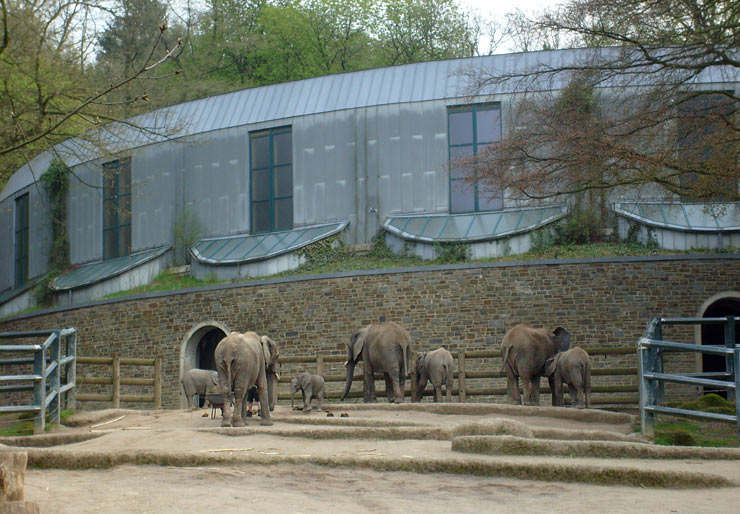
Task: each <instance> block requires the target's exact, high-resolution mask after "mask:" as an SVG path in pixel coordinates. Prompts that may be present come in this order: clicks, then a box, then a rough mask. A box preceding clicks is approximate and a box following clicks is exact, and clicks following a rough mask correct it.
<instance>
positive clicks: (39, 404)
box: [0, 328, 77, 434]
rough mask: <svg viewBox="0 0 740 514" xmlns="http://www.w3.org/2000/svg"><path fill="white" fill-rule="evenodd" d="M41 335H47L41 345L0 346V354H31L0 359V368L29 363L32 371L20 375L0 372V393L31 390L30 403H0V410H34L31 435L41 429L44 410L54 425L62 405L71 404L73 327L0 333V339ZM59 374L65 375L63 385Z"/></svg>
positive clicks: (73, 363)
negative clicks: (30, 354)
mask: <svg viewBox="0 0 740 514" xmlns="http://www.w3.org/2000/svg"><path fill="white" fill-rule="evenodd" d="M43 336H47V339H46V340H45V341H44V342H43V343H42V344H15V345H14V344H8V345H0V355H2V354H18V353H32V354H33V356H32V357H13V358H7V359H0V369H2V368H3V367H5V366H14V367H19V366H20V367H22V366H24V365H28V364H33V373H28V374H22V375H2V374H0V384H4V385H0V393H10V392H19V391H29V390H33V404H32V405H6V406H0V413H3V412H17V413H23V412H32V413H34V414H35V416H34V423H33V433H34V434H40V433H43V432H44V430H45V428H46V411H47V409H48V410H49V413H50V415H51V422H52V423H57V424H58V423H59V422H60V413H61V411H62V405H63V404H64V405H69V404H70V403H74V387H75V381H76V379H77V366H76V355H77V330H75V329H74V328H65V329H62V330H36V331H32V332H1V333H0V339H21V338H29V337H43ZM65 342H66V345H65V344H64V343H65ZM63 375H64V376H65V377H66V383H64V384H62V376H63ZM6 384H10V385H6Z"/></svg>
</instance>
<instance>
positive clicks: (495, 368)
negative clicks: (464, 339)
mask: <svg viewBox="0 0 740 514" xmlns="http://www.w3.org/2000/svg"><path fill="white" fill-rule="evenodd" d="M450 353H452V357H453V358H454V359H455V360H456V361H457V369H456V370H455V386H456V387H455V388H454V389H453V395H456V396H457V398H458V401H460V402H465V401H467V400H468V398H469V397H473V396H497V395H506V393H507V390H506V387H487V388H477V389H473V388H471V387H470V386H469V384H468V382H469V381H470V380H476V379H485V378H489V379H493V378H506V373H505V372H504V371H502V364H501V361H500V358H501V352H500V351H499V350H466V351H460V352H450ZM588 353H589V355H590V356H591V357H592V358H593V357H594V356H602V355H603V356H610V355H635V349H634V348H589V349H588ZM474 359H498V360H494V361H493V362H490V363H487V364H488V366H487V367H488V369H487V370H478V369H476V370H468V369H467V368H469V367H471V366H470V361H471V360H474ZM345 360H346V357H344V356H342V355H318V356H281V357H280V362H281V363H283V364H315V365H316V373H317V374H319V375H322V376H323V377H324V380H325V381H326V382H344V381H345V379H346V377H345V375H339V374H336V375H326V374H325V373H324V370H325V367H326V366H325V365H326V364H327V363H337V362H342V363H343V362H345ZM477 367H480V366H477ZM410 372H411V373H412V377H411V380H410V381H408V380H407V384H409V382H410V384H409V385H407V386H406V389H407V392H408V391H409V389H410V388H413V384H415V370H413V369H412V370H410ZM591 375H592V376H635V377H636V376H637V366H636V365H635V366H634V367H605V368H595V369H592V371H591ZM291 378H292V377H290V376H284V377H280V383H289V382H290V379H291ZM375 379H376V380H382V377H381V375H376V376H375ZM357 381H359V383H360V384H362V381H363V376H362V374H356V375H354V377H353V382H357ZM540 391H541V392H542V393H549V392H550V388H549V387H548V386H544V387H542V388H541V389H540ZM591 392H592V393H607V394H609V395H610V397H597V398H593V399H592V403H594V404H635V405H637V403H638V396H637V393H638V384H637V382H635V384H631V385H629V384H628V385H596V386H592V388H591ZM614 393H633V395H632V396H627V397H613V396H612V394H614ZM376 394H377V396H378V397H379V398H380V397H381V396H385V391H384V390H377V391H376ZM327 395H328V397H329V398H330V399H339V398H340V396H341V393H340V392H337V391H328V392H327ZM431 395H432V392H431V391H429V390H428V391H427V392H426V393H425V396H431ZM347 397H348V398H362V392H361V391H359V390H358V391H354V392H350V393H349V394H348V395H347ZM278 398H279V399H281V400H287V399H290V396H289V395H288V394H280V395H279V396H278Z"/></svg>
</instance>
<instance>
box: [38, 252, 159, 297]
mask: <svg viewBox="0 0 740 514" xmlns="http://www.w3.org/2000/svg"><path fill="white" fill-rule="evenodd" d="M169 249H170V247H169V246H162V247H160V248H154V249H152V250H145V251H143V252H138V253H132V254H131V255H125V256H123V257H118V258H116V259H110V260H107V261H101V262H92V263H90V264H85V265H83V266H80V267H79V268H76V269H73V270H72V271H69V272H67V273H65V274H64V275H59V276H58V277H57V278H55V279H54V280H53V281H52V282H51V284H49V287H50V288H51V289H53V290H54V291H65V290H68V289H75V288H78V287H82V286H87V285H90V284H94V283H96V282H100V281H102V280H105V279H107V278H111V277H114V276H116V275H120V274H121V273H123V272H125V271H128V270H130V269H133V268H135V267H137V266H139V265H141V264H144V263H145V262H148V261H151V260H152V259H156V258H157V257H159V256H160V255H162V254H163V253H164V252H166V251H167V250H169Z"/></svg>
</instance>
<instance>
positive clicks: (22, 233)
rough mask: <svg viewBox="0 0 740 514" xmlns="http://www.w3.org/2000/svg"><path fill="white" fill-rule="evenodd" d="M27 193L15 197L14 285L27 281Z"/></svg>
mask: <svg viewBox="0 0 740 514" xmlns="http://www.w3.org/2000/svg"><path fill="white" fill-rule="evenodd" d="M28 198H29V197H28V193H25V194H23V195H21V196H19V197H18V198H16V199H15V287H16V288H19V287H21V286H23V285H24V284H25V283H26V282H28V246H29V233H30V230H29V206H28Z"/></svg>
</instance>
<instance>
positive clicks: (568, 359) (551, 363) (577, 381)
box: [545, 348, 591, 409]
mask: <svg viewBox="0 0 740 514" xmlns="http://www.w3.org/2000/svg"><path fill="white" fill-rule="evenodd" d="M545 374H546V375H547V379H548V381H549V382H550V391H551V392H552V404H553V406H557V407H562V406H563V382H565V383H566V384H568V388H569V389H570V401H571V403H573V404H574V405H575V406H576V407H577V408H579V409H582V408H584V407H590V406H591V360H590V359H589V357H588V353H586V351H585V350H583V349H581V348H571V349H570V350H568V351H567V352H560V353H556V354H555V355H554V356H553V357H550V358H549V359H547V361H546V362H545Z"/></svg>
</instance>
